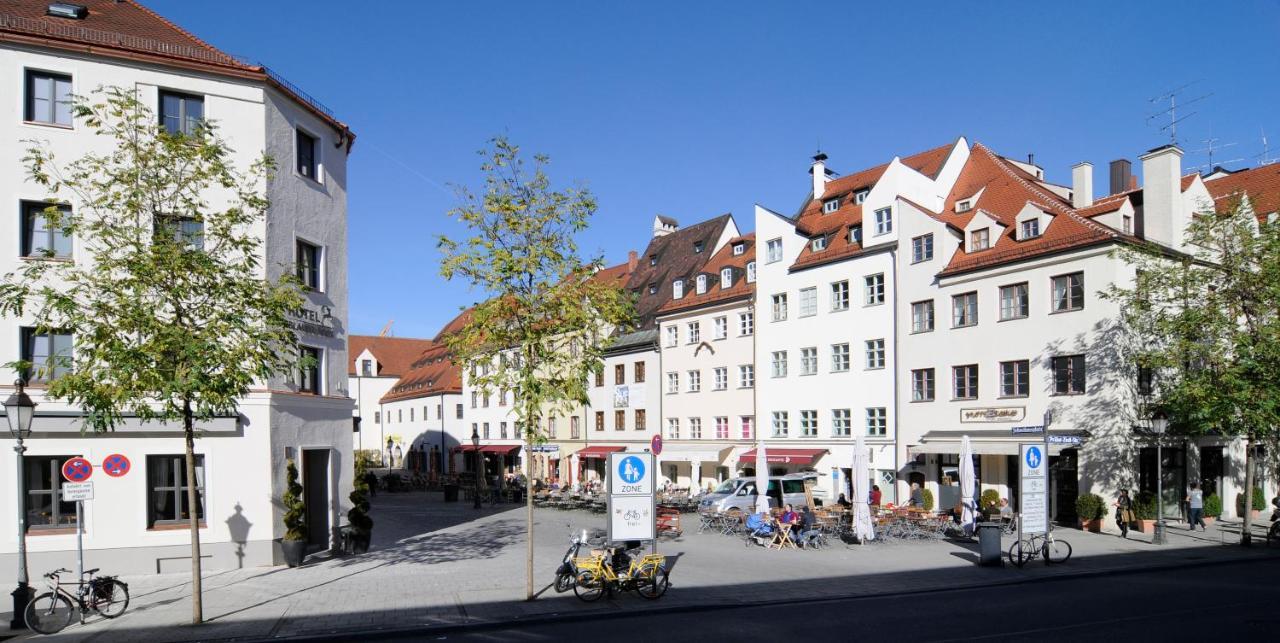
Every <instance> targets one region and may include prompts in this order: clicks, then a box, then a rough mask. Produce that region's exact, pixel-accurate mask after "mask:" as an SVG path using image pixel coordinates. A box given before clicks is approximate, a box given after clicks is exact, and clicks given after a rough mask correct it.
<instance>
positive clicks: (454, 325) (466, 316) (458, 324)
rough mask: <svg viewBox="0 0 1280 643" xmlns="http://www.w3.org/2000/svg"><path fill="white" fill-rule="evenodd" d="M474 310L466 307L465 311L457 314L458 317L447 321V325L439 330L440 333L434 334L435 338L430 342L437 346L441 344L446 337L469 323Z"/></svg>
mask: <svg viewBox="0 0 1280 643" xmlns="http://www.w3.org/2000/svg"><path fill="white" fill-rule="evenodd" d="M474 310H475V309H474V308H472V307H468V308H467V309H466V310H464V311H462V312H460V313H458V316H457V317H454V318H453V319H451V320H449V323H447V324H445V325H444V328H441V329H440V332H438V333H436V336H435V337H432V338H431V341H433V342H435V343H437V344H443V343H444V338H445V337H446V336H448V335H452V334H454V333H456V332H458V331H460V330H462V329H463V328H464V327H466V325H467V323H468V322H470V321H471V315H472V313H473V312H474Z"/></svg>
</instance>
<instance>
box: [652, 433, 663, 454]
mask: <svg viewBox="0 0 1280 643" xmlns="http://www.w3.org/2000/svg"><path fill="white" fill-rule="evenodd" d="M649 450H650V451H652V452H653V454H654V455H662V436H661V435H654V436H653V439H652V440H649Z"/></svg>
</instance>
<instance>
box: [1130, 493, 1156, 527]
mask: <svg viewBox="0 0 1280 643" xmlns="http://www.w3.org/2000/svg"><path fill="white" fill-rule="evenodd" d="M1133 513H1134V514H1135V515H1136V517H1137V519H1138V520H1155V519H1156V494H1154V493H1151V492H1150V491H1142V492H1139V493H1138V495H1137V496H1136V497H1134V499H1133Z"/></svg>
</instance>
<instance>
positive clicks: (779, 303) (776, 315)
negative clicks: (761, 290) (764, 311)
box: [770, 292, 787, 322]
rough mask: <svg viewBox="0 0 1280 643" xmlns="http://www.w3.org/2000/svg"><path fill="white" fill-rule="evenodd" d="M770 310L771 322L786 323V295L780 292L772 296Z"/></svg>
mask: <svg viewBox="0 0 1280 643" xmlns="http://www.w3.org/2000/svg"><path fill="white" fill-rule="evenodd" d="M770 303H771V310H772V312H773V321H776V322H780V321H787V293H785V292H781V293H777V294H774V295H773V296H772V297H771V299H770Z"/></svg>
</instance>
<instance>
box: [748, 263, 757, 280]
mask: <svg viewBox="0 0 1280 643" xmlns="http://www.w3.org/2000/svg"><path fill="white" fill-rule="evenodd" d="M755 282H756V262H754V261H748V262H747V283H749V284H753V283H755Z"/></svg>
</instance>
